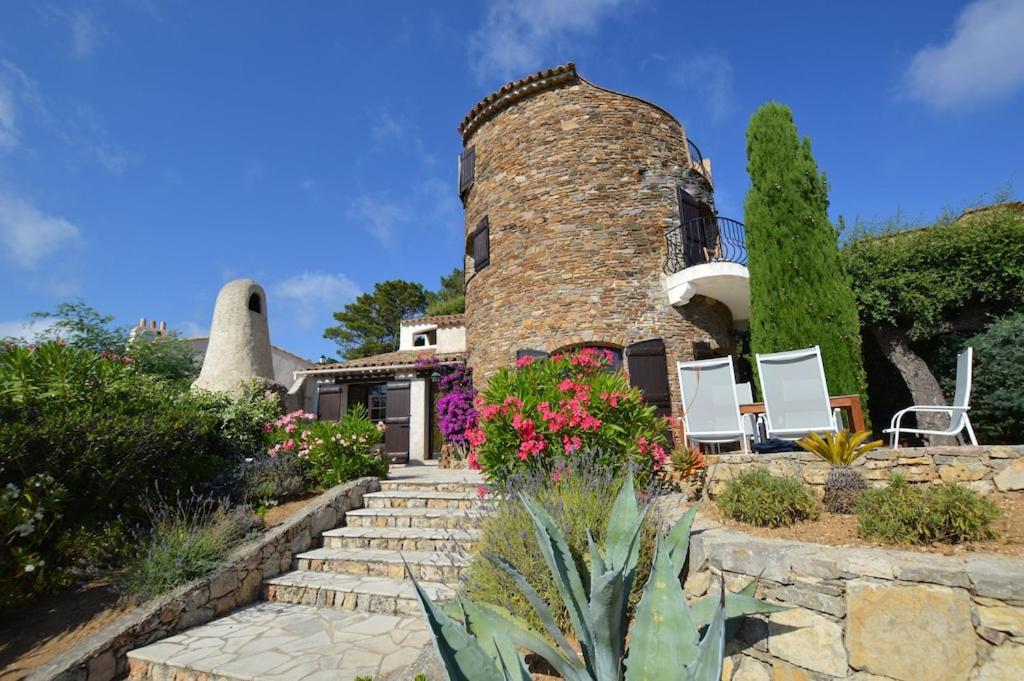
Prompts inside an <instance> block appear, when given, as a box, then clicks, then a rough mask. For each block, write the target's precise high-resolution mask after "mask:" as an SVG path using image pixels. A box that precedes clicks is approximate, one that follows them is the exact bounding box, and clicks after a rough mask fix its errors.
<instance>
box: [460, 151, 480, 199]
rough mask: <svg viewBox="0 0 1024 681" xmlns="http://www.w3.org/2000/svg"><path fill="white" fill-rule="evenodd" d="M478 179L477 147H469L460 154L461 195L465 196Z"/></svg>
mask: <svg viewBox="0 0 1024 681" xmlns="http://www.w3.org/2000/svg"><path fill="white" fill-rule="evenodd" d="M475 179H476V147H469V148H468V149H464V150H463V151H462V155H461V156H459V196H460V197H464V196H465V195H466V192H467V191H469V188H470V187H472V186H473V180H475Z"/></svg>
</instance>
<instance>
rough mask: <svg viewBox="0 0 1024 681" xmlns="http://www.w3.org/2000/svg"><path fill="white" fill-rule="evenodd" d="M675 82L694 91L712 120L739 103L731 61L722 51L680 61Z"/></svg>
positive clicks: (717, 119) (724, 114)
mask: <svg viewBox="0 0 1024 681" xmlns="http://www.w3.org/2000/svg"><path fill="white" fill-rule="evenodd" d="M673 77H674V80H675V81H676V83H677V84H678V85H679V86H680V87H681V88H683V89H684V90H686V91H687V92H690V93H692V94H693V95H695V99H696V100H697V101H699V102H701V103H702V104H703V105H704V107H705V108H706V109H707V114H708V117H709V118H710V119H711V120H712V121H715V122H717V121H720V120H722V119H723V118H725V117H726V116H728V115H729V114H731V113H732V111H733V109H734V108H735V105H736V93H735V90H734V89H733V78H732V64H731V63H730V62H729V60H728V59H727V58H726V57H724V56H722V55H720V54H705V55H700V56H697V57H693V58H692V59H687V60H685V61H683V62H682V63H680V64H679V66H678V68H676V70H675V73H674V74H673Z"/></svg>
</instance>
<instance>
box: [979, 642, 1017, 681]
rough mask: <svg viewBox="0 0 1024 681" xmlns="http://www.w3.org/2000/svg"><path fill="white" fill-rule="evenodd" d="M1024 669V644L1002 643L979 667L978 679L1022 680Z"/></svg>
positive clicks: (988, 680) (997, 680)
mask: <svg viewBox="0 0 1024 681" xmlns="http://www.w3.org/2000/svg"><path fill="white" fill-rule="evenodd" d="M1022 670H1024V646H1019V645H1017V644H1015V643H1007V644H1005V645H1001V646H999V647H998V648H996V649H994V650H993V651H992V656H991V657H990V658H989V659H988V661H987V662H985V663H984V664H983V665H982V666H981V667H980V668H979V669H978V674H977V676H976V677H975V679H976V681H1020V678H1021V674H1022Z"/></svg>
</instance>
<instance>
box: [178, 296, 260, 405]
mask: <svg viewBox="0 0 1024 681" xmlns="http://www.w3.org/2000/svg"><path fill="white" fill-rule="evenodd" d="M253 378H262V379H266V380H268V381H273V380H274V365H273V361H272V359H271V354H270V330H269V328H268V326H267V294H266V293H265V292H264V291H263V287H262V286H260V285H259V284H258V283H256V282H255V281H253V280H252V279H235V280H234V281H229V282H228V283H227V284H225V285H224V288H222V289H221V290H220V293H218V294H217V303H216V305H215V306H214V308H213V324H212V325H211V327H210V344H209V346H208V347H207V349H206V357H205V359H204V360H203V368H202V371H200V373H199V378H197V379H196V381H195V383H193V384H192V387H193V388H199V389H202V390H213V391H224V392H230V393H238V392H239V391H240V390H241V387H242V385H243V384H244V382H245V381H248V380H251V379H253Z"/></svg>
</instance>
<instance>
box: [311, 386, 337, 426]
mask: <svg viewBox="0 0 1024 681" xmlns="http://www.w3.org/2000/svg"><path fill="white" fill-rule="evenodd" d="M316 417H317V418H318V419H319V420H321V421H337V420H339V419H340V418H341V386H340V385H336V384H334V383H323V384H321V385H320V386H319V387H317V400H316Z"/></svg>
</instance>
